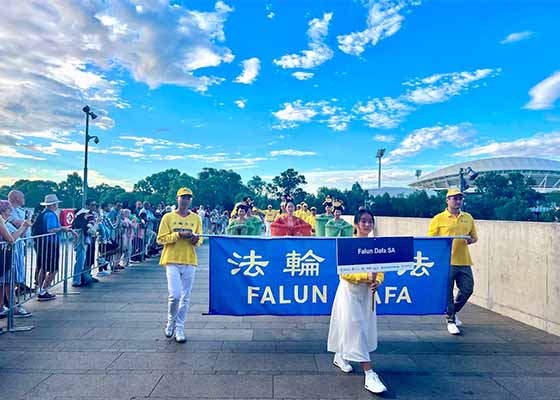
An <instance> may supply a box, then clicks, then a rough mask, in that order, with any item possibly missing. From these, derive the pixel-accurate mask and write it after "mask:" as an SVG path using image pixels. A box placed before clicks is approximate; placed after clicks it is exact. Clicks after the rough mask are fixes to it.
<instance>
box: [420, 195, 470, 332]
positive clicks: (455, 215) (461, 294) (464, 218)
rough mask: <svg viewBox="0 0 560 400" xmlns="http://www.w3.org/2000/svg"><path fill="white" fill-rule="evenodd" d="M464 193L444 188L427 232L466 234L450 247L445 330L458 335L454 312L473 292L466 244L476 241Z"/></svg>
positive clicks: (435, 234) (455, 312) (450, 234)
mask: <svg viewBox="0 0 560 400" xmlns="http://www.w3.org/2000/svg"><path fill="white" fill-rule="evenodd" d="M463 198H464V194H463V193H462V192H461V191H460V190H459V189H457V188H450V189H449V190H448V191H447V195H446V203H447V208H446V209H445V210H444V211H443V212H441V213H439V214H437V215H436V216H435V217H434V218H433V219H432V221H431V223H430V228H429V230H428V235H429V236H469V238H468V239H455V240H453V246H452V249H451V263H450V264H451V270H450V271H449V285H448V302H447V313H446V314H447V331H448V332H449V333H450V334H452V335H459V334H460V333H461V331H460V330H459V327H460V326H461V325H462V323H461V321H460V320H459V319H458V318H457V316H456V314H457V313H458V312H459V311H461V309H462V308H463V306H464V305H465V304H466V303H467V301H468V300H469V297H470V296H471V295H472V293H473V289H474V279H473V273H472V269H471V265H472V259H471V255H470V253H469V248H468V245H471V244H473V243H476V242H477V240H478V235H477V233H476V227H475V225H474V219H473V217H472V216H471V215H470V214H469V213H466V212H464V211H461V207H462V206H463ZM455 284H456V285H457V289H458V293H457V296H456V297H454V296H453V288H454V286H455Z"/></svg>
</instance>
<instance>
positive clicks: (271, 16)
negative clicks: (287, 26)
mask: <svg viewBox="0 0 560 400" xmlns="http://www.w3.org/2000/svg"><path fill="white" fill-rule="evenodd" d="M275 16H276V14H274V11H271V12H269V13H268V14H267V15H266V18H268V19H272V18H274V17H275Z"/></svg>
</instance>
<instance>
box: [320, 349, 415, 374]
mask: <svg viewBox="0 0 560 400" xmlns="http://www.w3.org/2000/svg"><path fill="white" fill-rule="evenodd" d="M333 357H334V354H333V353H330V354H316V355H315V361H316V362H317V368H318V370H319V371H329V372H333V373H335V372H340V369H339V368H338V367H336V366H335V365H334V364H333ZM371 360H372V367H373V369H374V370H375V371H376V372H379V373H383V372H390V373H418V372H420V368H418V366H417V365H416V363H415V362H414V361H412V359H411V358H410V357H409V356H408V355H404V354H377V353H371ZM350 364H351V365H352V366H353V367H354V371H356V372H358V373H359V372H362V368H361V366H360V363H356V362H350Z"/></svg>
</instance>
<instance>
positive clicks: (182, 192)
mask: <svg viewBox="0 0 560 400" xmlns="http://www.w3.org/2000/svg"><path fill="white" fill-rule="evenodd" d="M185 195H189V196H192V195H193V194H192V190H190V189H189V188H188V187H182V188H181V189H179V190H177V196H185Z"/></svg>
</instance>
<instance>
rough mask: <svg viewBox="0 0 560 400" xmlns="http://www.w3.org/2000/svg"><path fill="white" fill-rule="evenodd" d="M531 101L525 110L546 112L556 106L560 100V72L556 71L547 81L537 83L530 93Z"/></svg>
mask: <svg viewBox="0 0 560 400" xmlns="http://www.w3.org/2000/svg"><path fill="white" fill-rule="evenodd" d="M529 94H530V95H531V101H529V102H528V103H527V104H525V106H524V108H527V109H529V110H546V109H550V108H552V107H553V106H554V102H555V101H556V100H558V98H560V71H556V72H555V73H553V74H552V75H550V76H549V77H548V78H546V79H545V80H543V81H541V82H539V83H537V84H536V85H535V86H533V87H532V88H531V90H530V91H529Z"/></svg>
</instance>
